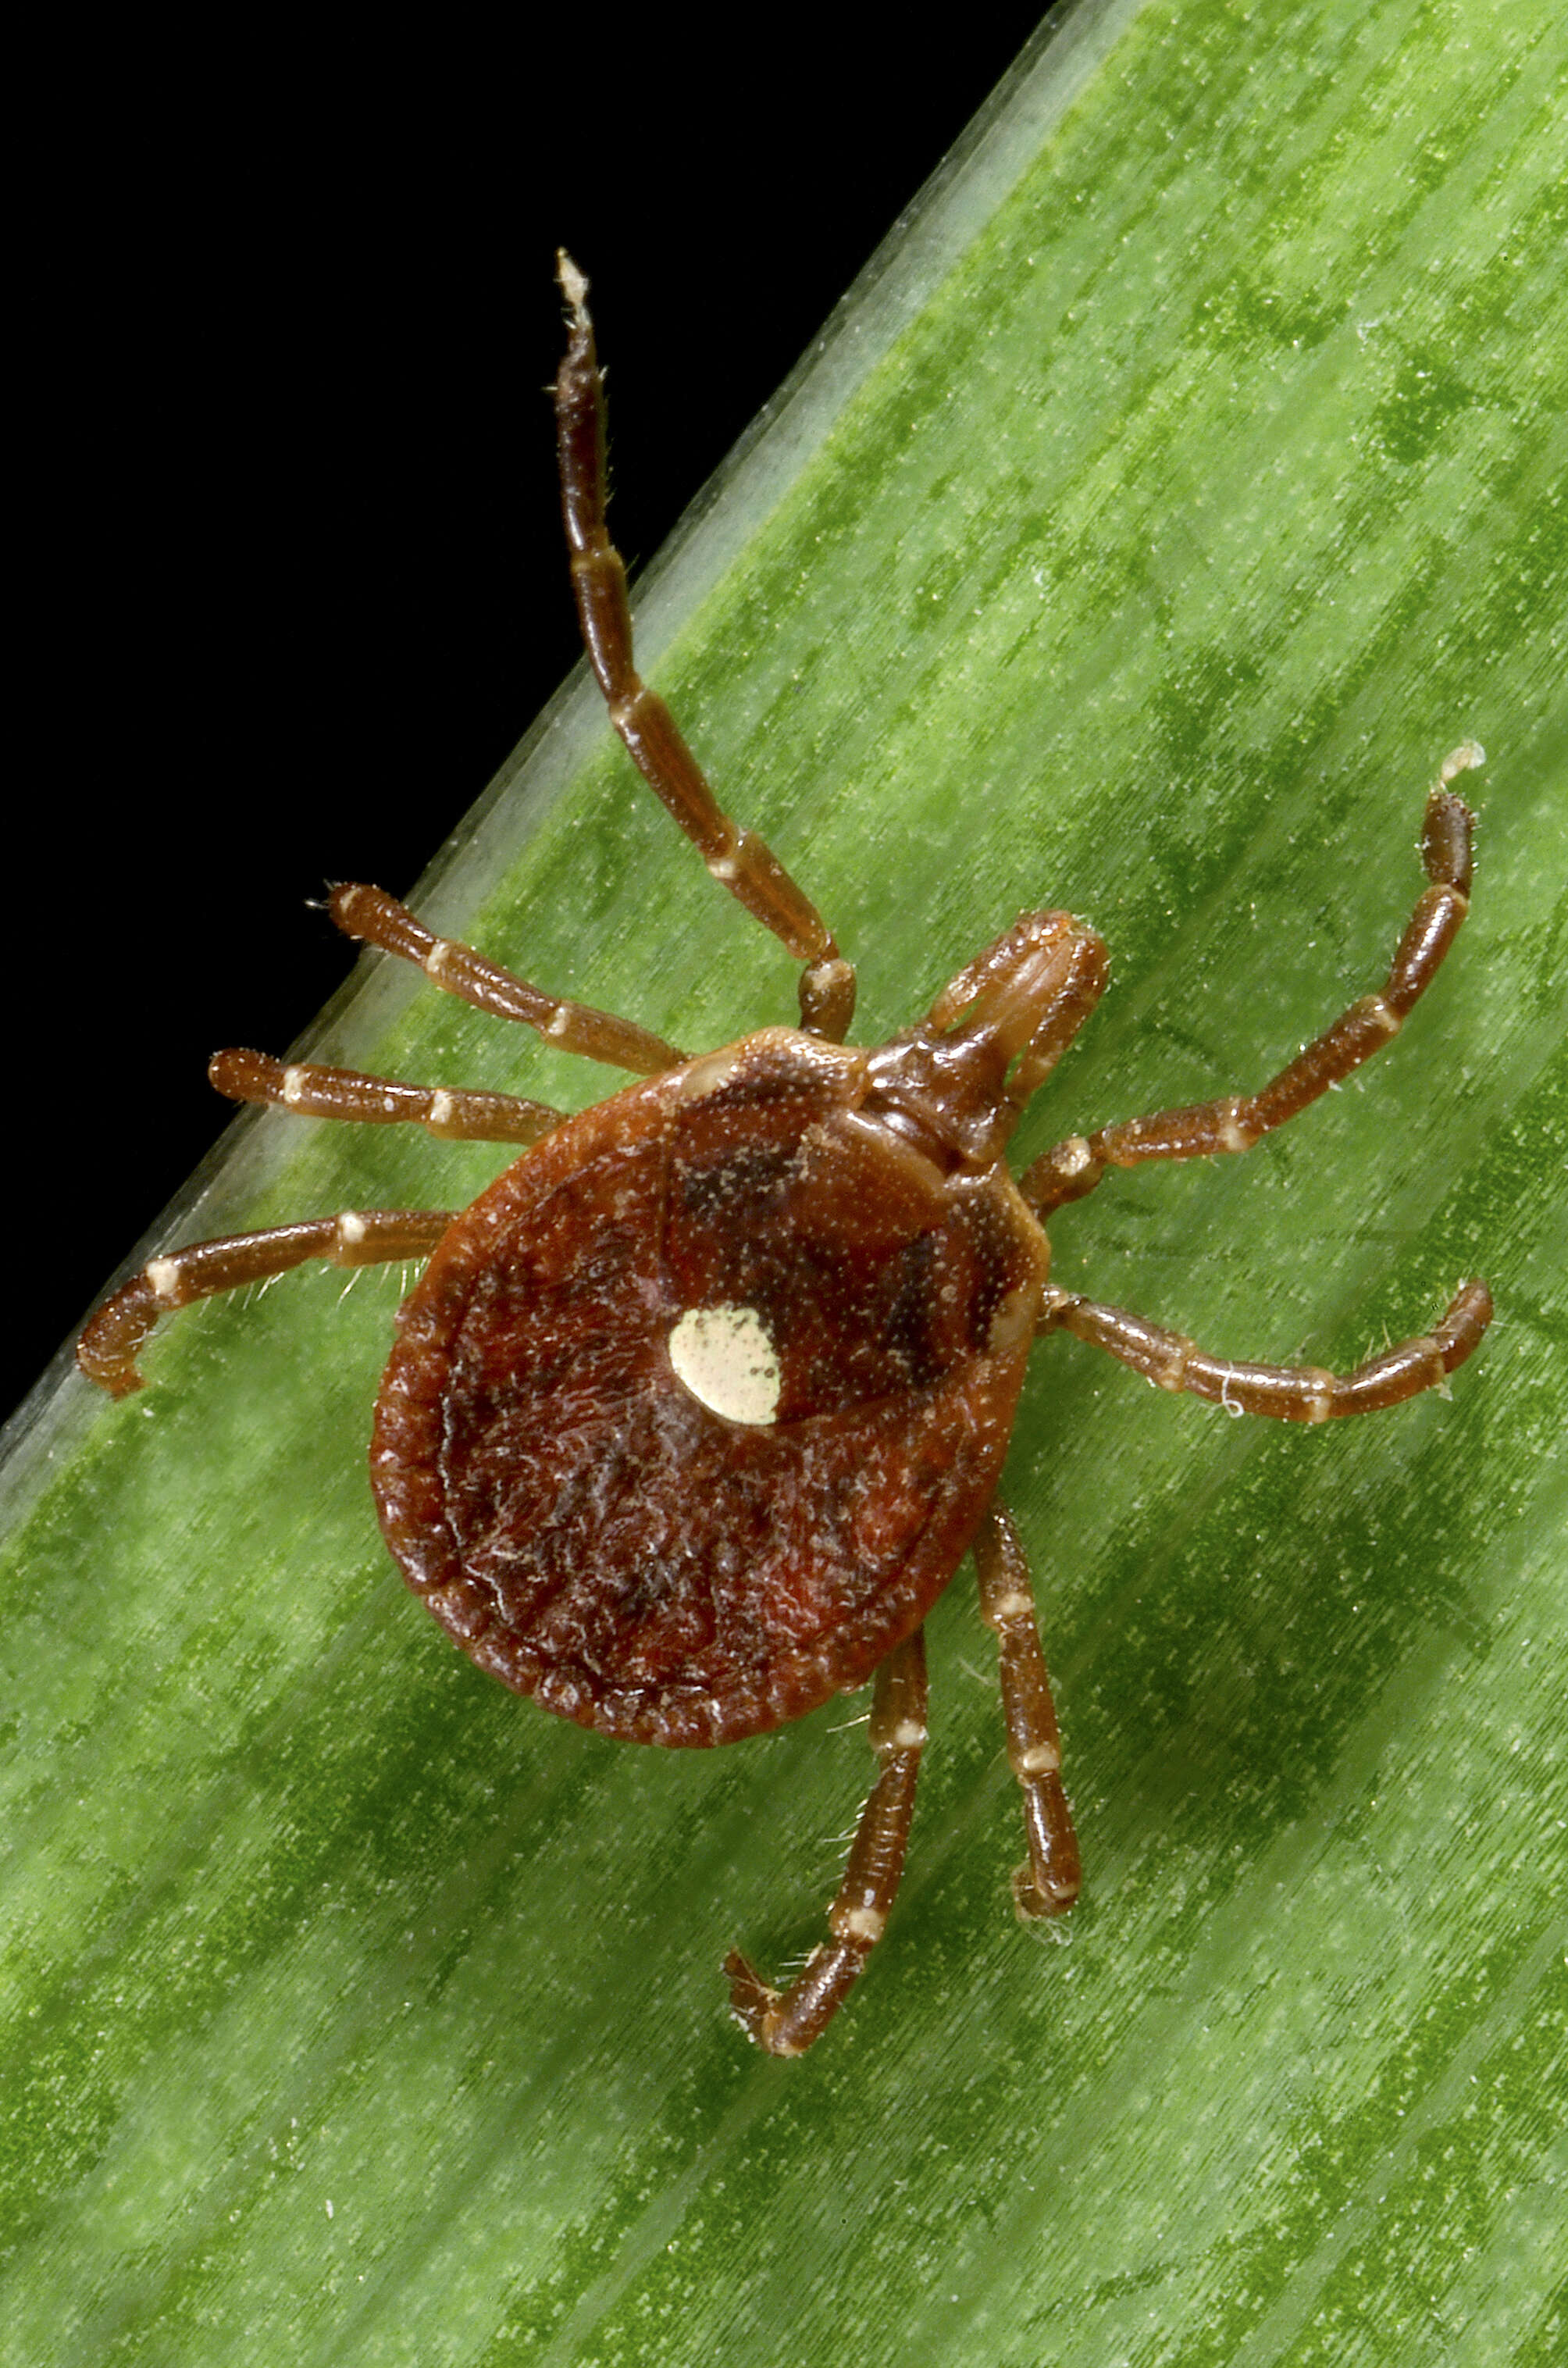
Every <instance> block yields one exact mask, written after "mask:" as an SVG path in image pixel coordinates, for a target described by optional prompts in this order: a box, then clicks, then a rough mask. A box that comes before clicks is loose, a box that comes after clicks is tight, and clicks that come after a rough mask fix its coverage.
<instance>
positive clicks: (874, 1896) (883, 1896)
mask: <svg viewBox="0 0 1568 2368" xmlns="http://www.w3.org/2000/svg"><path fill="white" fill-rule="evenodd" d="M925 1741H926V1639H925V1634H924V1632H923V1631H922V1630H920V1629H916V1630H915V1634H914V1635H913V1636H911V1637H910V1638H909V1639H908V1640H907V1641H906V1642H905V1643H904V1644H903V1645H898V1646H896V1647H895V1649H894V1650H893V1651H892V1653H890V1654H889V1655H888V1657H887V1659H886V1660H885V1661H884V1662H883V1663H882V1666H881V1668H880V1669H879V1670H878V1671H877V1680H876V1691H875V1693H874V1694H873V1696H872V1700H871V1748H872V1750H873V1751H874V1752H875V1753H876V1755H877V1758H878V1760H879V1761H880V1762H881V1766H880V1768H879V1770H878V1773H877V1781H876V1782H875V1783H874V1784H873V1785H872V1787H871V1793H870V1798H869V1800H868V1801H867V1803H866V1805H865V1807H864V1808H863V1809H862V1810H861V1812H860V1822H859V1824H858V1827H856V1829H855V1839H854V1841H853V1843H852V1844H851V1845H850V1850H849V1863H848V1865H847V1866H846V1868H845V1870H844V1881H843V1882H842V1883H841V1884H840V1885H839V1887H838V1896H837V1897H836V1898H835V1901H834V1903H833V1906H832V1907H830V1908H829V1909H828V1911H827V1922H828V1930H829V1931H830V1932H831V1934H832V1936H833V1937H832V1939H831V1940H830V1941H826V1942H825V1943H824V1945H823V1946H822V1947H820V1948H818V1949H815V1950H813V1951H812V1954H811V1956H810V1957H809V1958H808V1960H807V1962H806V1966H805V1970H804V1971H803V1972H802V1973H801V1975H800V1977H799V1979H798V1980H796V1981H794V1982H791V1984H790V1987H789V1988H788V1989H787V1990H784V1991H782V1992H780V1991H778V1990H775V1989H770V1988H769V1987H768V1986H767V1983H766V1982H765V1981H764V1980H763V1979H762V1978H761V1976H760V1975H758V1974H757V1973H756V1970H755V1968H754V1967H753V1966H751V1965H750V1964H748V1963H747V1962H746V1960H745V1958H744V1957H743V1956H742V1955H741V1953H740V1952H739V1950H738V1949H733V1950H732V1951H731V1952H730V1954H729V1955H728V1956H727V1957H726V1958H725V1960H724V1971H725V1973H726V1974H727V1975H729V1977H730V2004H731V2006H732V2008H733V2010H734V2013H735V2016H736V2019H737V2020H738V2021H740V2022H741V2023H742V2024H743V2025H744V2028H745V2030H746V2031H747V2032H749V2034H750V2035H751V2037H752V2038H753V2039H755V2040H756V2044H757V2045H758V2046H759V2047H766V2048H767V2052H768V2054H769V2055H804V2054H805V2052H806V2050H807V2048H808V2047H809V2046H810V2045H811V2044H812V2040H813V2039H819V2038H820V2037H821V2036H822V2033H823V2032H824V2031H825V2030H826V2028H827V2026H828V2024H829V2023H830V2022H831V2021H832V2020H833V2018H834V2016H835V2014H836V2013H837V2012H838V2009H839V2008H840V2007H841V2006H842V2005H843V2004H844V2001H845V1999H846V1998H847V1997H848V1995H849V1992H850V1991H851V1989H852V1988H853V1987H854V1986H855V1984H856V1982H857V1981H858V1979H859V1976H860V1972H861V1968H862V1967H863V1966H864V1964H865V1963H866V1960H867V1958H868V1957H869V1955H870V1952H871V1951H872V1949H873V1948H874V1947H875V1946H876V1944H877V1942H878V1941H880V1940H881V1935H882V1927H883V1925H884V1924H885V1923H886V1922H887V1919H888V1915H889V1912H890V1910H891V1909H892V1904H893V1900H894V1899H895V1897H896V1896H897V1894H898V1885H899V1878H900V1876H901V1875H902V1874H903V1853H904V1850H905V1849H906V1847H907V1845H908V1841H909V1821H910V1819H911V1817H912V1816H914V1814H915V1778H916V1776H917V1775H918V1774H919V1772H920V1752H921V1748H922V1746H923V1745H924V1743H925Z"/></svg>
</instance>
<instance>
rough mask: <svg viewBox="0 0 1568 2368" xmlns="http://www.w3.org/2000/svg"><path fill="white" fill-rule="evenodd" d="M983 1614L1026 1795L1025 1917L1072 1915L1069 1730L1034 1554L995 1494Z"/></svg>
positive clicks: (982, 1559) (977, 1549) (984, 1530)
mask: <svg viewBox="0 0 1568 2368" xmlns="http://www.w3.org/2000/svg"><path fill="white" fill-rule="evenodd" d="M974 1566H975V1570H976V1572H977V1573H978V1575H979V1578H980V1616H981V1618H982V1619H983V1621H984V1622H985V1624H986V1626H987V1627H988V1628H992V1629H994V1631H995V1633H996V1648H997V1658H998V1667H999V1673H1000V1677H1001V1681H1002V1714H1003V1716H1004V1718H1005V1719H1006V1726H1007V1762H1008V1765H1009V1767H1010V1768H1011V1769H1012V1771H1013V1773H1014V1775H1015V1776H1016V1777H1017V1780H1018V1783H1019V1785H1020V1786H1021V1788H1022V1791H1023V1796H1024V1832H1025V1835H1026V1837H1027V1838H1028V1849H1029V1854H1028V1859H1027V1860H1026V1861H1025V1862H1024V1864H1023V1865H1022V1866H1020V1867H1019V1868H1018V1869H1017V1871H1016V1873H1014V1876H1013V1901H1014V1905H1015V1906H1016V1907H1017V1911H1018V1914H1019V1916H1020V1917H1022V1918H1025V1919H1026V1921H1028V1922H1032V1921H1033V1920H1034V1919H1035V1918H1037V1917H1040V1916H1062V1915H1064V1914H1065V1913H1066V1911H1067V1909H1068V1908H1069V1907H1072V1905H1073V1902H1074V1900H1075V1899H1076V1898H1077V1896H1078V1890H1079V1885H1080V1883H1081V1881H1082V1875H1081V1872H1080V1868H1079V1863H1078V1837H1077V1835H1076V1834H1075V1833H1074V1829H1073V1812H1072V1810H1071V1809H1070V1808H1069V1807H1068V1805H1067V1795H1066V1793H1064V1792H1063V1791H1062V1736H1061V1734H1060V1732H1059V1730H1058V1727H1057V1725H1056V1705H1055V1703H1054V1702H1052V1701H1051V1679H1050V1677H1049V1676H1048V1675H1047V1672H1046V1667H1045V1656H1044V1655H1043V1654H1042V1653H1041V1651H1040V1632H1039V1629H1038V1628H1037V1627H1036V1625H1035V1609H1034V1588H1033V1587H1032V1585H1031V1583H1030V1579H1029V1566H1028V1557H1027V1556H1026V1554H1025V1553H1024V1549H1023V1545H1022V1543H1021V1542H1020V1540H1019V1537H1018V1533H1017V1530H1016V1529H1015V1528H1014V1526H1013V1517H1012V1515H1011V1514H1010V1513H1009V1512H1008V1511H1007V1510H1006V1507H1005V1506H1003V1505H1000V1504H998V1503H997V1502H996V1501H995V1500H994V1499H993V1501H992V1504H991V1506H990V1508H989V1509H988V1510H987V1512H986V1515H985V1519H984V1520H983V1521H982V1522H981V1525H980V1528H979V1530H978V1531H977V1532H976V1533H975V1540H974Z"/></svg>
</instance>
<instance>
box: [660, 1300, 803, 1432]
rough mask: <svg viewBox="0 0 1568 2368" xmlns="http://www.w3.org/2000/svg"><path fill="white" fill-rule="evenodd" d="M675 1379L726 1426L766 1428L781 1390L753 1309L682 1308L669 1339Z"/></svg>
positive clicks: (763, 1326)
mask: <svg viewBox="0 0 1568 2368" xmlns="http://www.w3.org/2000/svg"><path fill="white" fill-rule="evenodd" d="M669 1349H670V1362H671V1364H672V1365H673V1366H674V1367H675V1370H676V1380H677V1381H680V1382H684V1383H685V1384H686V1386H687V1389H688V1390H689V1391H690V1392H691V1395H692V1396H693V1397H694V1398H697V1399H699V1401H700V1402H701V1404H702V1405H703V1406H707V1407H708V1409H709V1410H710V1413H712V1414H722V1415H723V1416H724V1417H726V1419H727V1420H728V1421H730V1422H749V1423H765V1422H771V1421H772V1420H773V1417H774V1416H775V1414H776V1413H777V1411H778V1395H779V1392H780V1390H781V1389H782V1388H783V1385H784V1376H783V1374H782V1372H780V1371H779V1365H778V1356H777V1355H776V1353H775V1351H774V1347H773V1343H772V1341H771V1340H770V1339H769V1338H768V1334H767V1325H766V1324H765V1323H764V1322H763V1320H762V1318H761V1316H760V1315H758V1314H757V1312H756V1308H755V1307H737V1306H734V1305H733V1304H730V1303H725V1304H722V1305H721V1306H718V1307H688V1308H687V1311H686V1314H685V1315H683V1316H682V1317H681V1318H680V1320H679V1322H678V1323H677V1324H676V1325H675V1326H673V1328H672V1330H671V1332H670V1339H669Z"/></svg>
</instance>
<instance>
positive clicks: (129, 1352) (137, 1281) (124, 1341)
mask: <svg viewBox="0 0 1568 2368" xmlns="http://www.w3.org/2000/svg"><path fill="white" fill-rule="evenodd" d="M451 1222H452V1220H451V1213H450V1212H449V1210H445V1209H356V1210H346V1211H345V1212H344V1213H343V1214H342V1215H341V1216H337V1217H312V1218H308V1219H307V1220H306V1221H305V1222H304V1223H303V1224H298V1225H273V1226H270V1227H269V1228H268V1229H267V1232H266V1233H260V1234H229V1235H225V1236H224V1237H223V1238H222V1240H220V1241H213V1242H192V1243H190V1244H189V1246H188V1247H187V1248H185V1249H182V1250H169V1251H167V1252H166V1253H165V1255H164V1256H163V1257H162V1258H149V1259H148V1261H147V1263H146V1265H145V1266H144V1267H143V1268H142V1271H141V1273H140V1274H137V1275H132V1277H131V1281H129V1282H127V1283H122V1284H121V1285H120V1288H119V1290H118V1291H117V1292H115V1294H114V1296H113V1297H112V1299H106V1300H105V1302H104V1304H103V1305H102V1306H101V1307H100V1308H99V1309H98V1312H97V1315H95V1316H94V1317H93V1318H92V1320H91V1321H90V1323H89V1324H88V1325H87V1326H86V1327H85V1330H84V1331H83V1334H82V1337H81V1338H80V1340H78V1341H77V1343H76V1362H77V1364H78V1365H79V1366H80V1367H81V1369H82V1371H83V1372H84V1373H85V1374H86V1376H87V1379H88V1380H89V1381H90V1382H97V1384H98V1386H99V1388H100V1389H105V1390H108V1394H109V1395H110V1396H111V1397H116V1398H122V1397H124V1396H125V1395H127V1394H128V1393H129V1392H130V1391H131V1390H139V1389H140V1388H141V1387H142V1374H141V1373H140V1372H138V1371H137V1368H136V1357H137V1353H138V1351H139V1350H140V1349H141V1347H142V1343H143V1341H144V1340H145V1339H146V1338H147V1336H148V1334H149V1333H150V1332H151V1331H152V1329H153V1325H154V1324H155V1323H156V1322H157V1320H158V1318H159V1316H160V1315H168V1314H170V1312H171V1311H172V1310H173V1309H175V1308H176V1307H188V1306H189V1304H190V1303H191V1301H192V1300H193V1299H210V1298H211V1297H212V1295H213V1293H214V1292H220V1291H238V1290H240V1289H241V1288H242V1287H243V1286H244V1284H245V1283H247V1282H264V1281H267V1278H268V1277H269V1276H271V1275H275V1274H287V1272H288V1271H289V1269H290V1267H295V1266H303V1265H304V1263H305V1262H306V1260H307V1259H309V1258H324V1259H325V1260H326V1262H327V1264H328V1265H329V1266H380V1265H384V1264H386V1263H388V1262H389V1261H392V1260H395V1259H398V1258H427V1257H428V1256H429V1254H430V1252H431V1251H432V1250H433V1249H434V1248H435V1247H436V1244H437V1242H438V1241H439V1240H440V1238H441V1235H443V1234H444V1233H445V1232H446V1230H447V1227H448V1226H449V1224H451Z"/></svg>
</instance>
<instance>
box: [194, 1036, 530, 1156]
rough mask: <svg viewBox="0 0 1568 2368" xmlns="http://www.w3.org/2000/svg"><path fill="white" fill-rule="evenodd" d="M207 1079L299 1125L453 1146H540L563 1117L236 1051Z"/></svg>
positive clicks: (215, 1064)
mask: <svg viewBox="0 0 1568 2368" xmlns="http://www.w3.org/2000/svg"><path fill="white" fill-rule="evenodd" d="M207 1075H208V1077H209V1078H210V1081H211V1083H212V1084H213V1085H215V1086H216V1087H217V1088H218V1091H219V1092H220V1093H221V1094H227V1095H228V1097H229V1099H230V1100H231V1101H234V1102H273V1103H276V1104H277V1105H278V1108H279V1109H280V1110H294V1111H296V1112H297V1113H298V1114H299V1116H301V1118H341V1119H354V1120H357V1121H358V1122H359V1123H360V1124H361V1125H365V1126H424V1127H428V1128H429V1130H430V1133H432V1134H436V1135H440V1136H441V1137H443V1138H444V1139H445V1140H447V1141H449V1142H454V1143H537V1142H538V1141H539V1140H540V1136H541V1135H546V1134H548V1133H550V1131H551V1128H552V1127H556V1126H559V1125H560V1123H561V1121H562V1118H563V1117H564V1115H565V1113H564V1111H562V1110H552V1109H551V1106H550V1104H549V1103H548V1102H530V1101H524V1100H522V1099H520V1098H519V1097H518V1096H517V1095H515V1094H480V1093H470V1092H469V1091H467V1090H466V1088H464V1087H459V1086H452V1087H447V1086H435V1087H431V1086H405V1085H403V1084H402V1083H401V1082H400V1081H399V1080H398V1079H397V1078H395V1077H367V1076H361V1075H360V1073H359V1071H358V1069H320V1068H317V1067H315V1066H314V1064H306V1063H298V1062H284V1061H275V1060H274V1059H273V1057H272V1055H271V1053H249V1052H245V1051H243V1050H241V1049H240V1048H239V1047H237V1046H231V1047H230V1048H229V1049H228V1050H227V1051H225V1052H222V1053H213V1055H212V1058H211V1060H210V1061H209V1063H208V1064H207Z"/></svg>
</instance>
